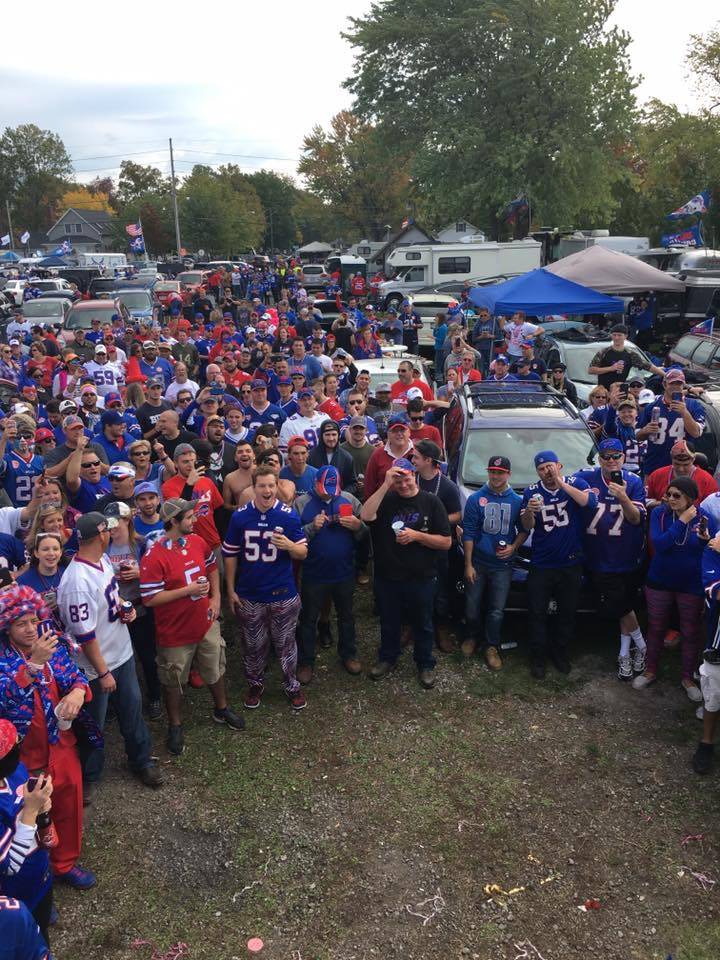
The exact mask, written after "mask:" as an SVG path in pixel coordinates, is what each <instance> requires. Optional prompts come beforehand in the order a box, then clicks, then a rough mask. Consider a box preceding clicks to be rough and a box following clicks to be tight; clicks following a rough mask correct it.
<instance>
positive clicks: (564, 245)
mask: <svg viewBox="0 0 720 960" xmlns="http://www.w3.org/2000/svg"><path fill="white" fill-rule="evenodd" d="M594 246H598V247H605V249H606V250H615V251H616V252H617V253H627V254H628V255H629V256H631V257H637V256H639V255H640V254H641V253H644V252H645V251H646V250H648V249H649V247H650V241H649V240H648V238H647V237H611V236H610V231H609V230H577V231H576V232H575V233H573V234H572V235H571V236H569V237H560V240H559V242H558V246H557V251H556V253H555V258H556V259H557V260H562V258H563V257H569V256H570V254H571V253H580V251H581V250H587V248H588V247H594Z"/></svg>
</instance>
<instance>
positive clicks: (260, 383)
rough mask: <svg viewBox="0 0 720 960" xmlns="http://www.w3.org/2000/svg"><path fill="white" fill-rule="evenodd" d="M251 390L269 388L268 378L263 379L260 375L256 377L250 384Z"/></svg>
mask: <svg viewBox="0 0 720 960" xmlns="http://www.w3.org/2000/svg"><path fill="white" fill-rule="evenodd" d="M250 389H251V390H267V380H261V379H260V378H259V377H256V378H255V379H254V380H253V382H252V383H251V384H250Z"/></svg>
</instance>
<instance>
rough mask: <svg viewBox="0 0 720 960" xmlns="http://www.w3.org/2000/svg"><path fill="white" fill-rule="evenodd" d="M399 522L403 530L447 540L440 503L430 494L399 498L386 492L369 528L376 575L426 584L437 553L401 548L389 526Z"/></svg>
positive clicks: (421, 547)
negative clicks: (442, 537) (423, 581)
mask: <svg viewBox="0 0 720 960" xmlns="http://www.w3.org/2000/svg"><path fill="white" fill-rule="evenodd" d="M396 520H402V522H403V523H404V524H405V526H406V527H410V528H411V529H413V530H420V531H422V532H423V533H436V534H439V535H441V536H445V537H449V536H450V523H449V522H448V517H447V512H446V510H445V507H444V506H443V505H442V502H441V501H440V499H439V498H438V497H436V496H435V495H434V494H432V493H425V492H424V491H422V490H421V491H419V492H418V493H416V494H415V496H413V497H401V496H400V494H399V493H396V492H395V491H394V490H389V491H388V492H387V493H386V494H385V496H384V497H383V499H382V501H381V503H380V506H379V507H378V512H377V517H376V518H375V519H374V520H373V521H372V523H371V524H370V532H371V534H372V541H373V547H374V552H375V573H376V575H377V576H379V577H383V578H384V579H386V580H429V579H430V578H431V577H434V576H435V573H436V571H437V554H438V551H437V550H432V549H430V547H426V546H424V545H423V544H420V543H409V544H406V545H405V546H403V545H402V544H399V543H398V542H397V538H396V536H395V531H394V530H393V529H392V524H393V523H395V521H396Z"/></svg>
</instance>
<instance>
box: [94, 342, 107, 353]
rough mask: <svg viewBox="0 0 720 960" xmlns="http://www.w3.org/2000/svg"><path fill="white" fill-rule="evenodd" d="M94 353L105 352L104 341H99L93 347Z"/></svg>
mask: <svg viewBox="0 0 720 960" xmlns="http://www.w3.org/2000/svg"><path fill="white" fill-rule="evenodd" d="M95 353H107V347H106V346H105V344H104V343H99V344H98V345H97V346H96V347H95Z"/></svg>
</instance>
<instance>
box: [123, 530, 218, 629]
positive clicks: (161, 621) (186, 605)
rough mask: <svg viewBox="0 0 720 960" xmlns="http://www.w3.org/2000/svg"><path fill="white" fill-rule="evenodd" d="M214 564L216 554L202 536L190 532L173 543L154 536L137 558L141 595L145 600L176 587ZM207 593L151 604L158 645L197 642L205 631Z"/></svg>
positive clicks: (207, 606)
mask: <svg viewBox="0 0 720 960" xmlns="http://www.w3.org/2000/svg"><path fill="white" fill-rule="evenodd" d="M216 566H217V561H216V560H215V554H214V553H213V552H212V550H211V549H210V547H208V545H207V544H206V543H205V541H204V540H203V539H202V537H198V536H197V534H194V533H191V534H190V535H189V536H187V537H182V538H181V539H180V540H177V541H175V542H174V543H173V542H171V541H170V540H166V539H165V538H164V537H163V538H162V539H161V540H157V541H156V542H155V543H154V544H153V545H152V546H151V547H150V549H149V550H148V551H147V553H146V554H145V556H144V557H143V558H142V560H141V561H140V596H141V598H142V600H147V599H149V598H150V597H153V596H155V594H156V593H160V592H161V591H162V590H179V589H180V587H186V586H187V585H188V584H189V583H194V582H195V581H196V580H197V579H198V577H206V576H207V574H208V571H211V570H214V569H215V568H216ZM209 606H210V604H209V601H208V598H207V597H195V598H193V597H182V598H181V599H180V600H173V601H171V602H170V603H163V604H161V605H160V606H159V607H153V612H154V614H155V638H156V640H157V644H158V646H160V647H184V646H186V645H187V644H190V643H200V641H201V640H202V638H203V637H204V636H205V634H206V633H207V632H208V629H209V627H210V620H209V619H208V609H209Z"/></svg>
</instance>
